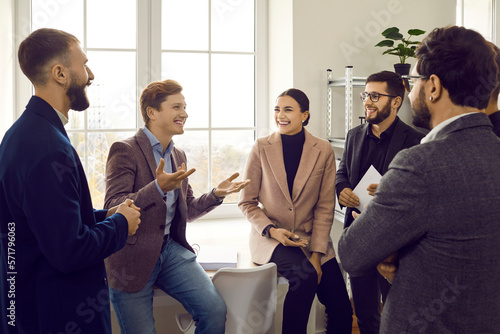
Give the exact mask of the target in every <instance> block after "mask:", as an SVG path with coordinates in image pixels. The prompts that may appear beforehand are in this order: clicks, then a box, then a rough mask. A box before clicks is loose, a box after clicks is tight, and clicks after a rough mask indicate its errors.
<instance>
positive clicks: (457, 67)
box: [416, 26, 498, 109]
mask: <svg viewBox="0 0 500 334" xmlns="http://www.w3.org/2000/svg"><path fill="white" fill-rule="evenodd" d="M416 57H417V72H418V74H420V75H425V76H428V77H430V76H431V75H433V74H434V75H436V76H438V77H439V80H440V81H441V84H442V85H443V87H444V88H446V89H447V90H448V93H449V95H450V99H451V101H452V102H453V104H455V105H457V106H463V107H472V108H477V109H484V108H486V106H487V105H488V103H489V100H490V97H491V91H492V90H493V89H494V88H495V87H496V81H497V72H498V66H497V65H496V62H495V53H494V51H493V49H492V47H491V46H490V45H488V43H487V42H486V40H485V39H484V38H483V36H481V34H479V33H478V32H476V31H474V30H470V29H466V28H464V27H458V26H450V27H445V28H436V29H434V30H433V31H432V32H431V33H430V34H429V35H428V36H427V37H425V38H424V39H423V41H422V43H421V44H420V46H419V47H418V48H417V51H416Z"/></svg>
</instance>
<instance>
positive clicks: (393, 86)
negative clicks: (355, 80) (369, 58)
mask: <svg viewBox="0 0 500 334" xmlns="http://www.w3.org/2000/svg"><path fill="white" fill-rule="evenodd" d="M369 82H385V83H387V93H389V95H395V96H399V97H400V98H401V104H400V105H399V107H398V110H399V108H401V106H402V105H403V101H404V99H405V86H404V85H403V79H401V75H399V74H398V73H396V72H391V71H382V72H377V73H373V74H371V75H370V76H369V77H368V78H366V83H369Z"/></svg>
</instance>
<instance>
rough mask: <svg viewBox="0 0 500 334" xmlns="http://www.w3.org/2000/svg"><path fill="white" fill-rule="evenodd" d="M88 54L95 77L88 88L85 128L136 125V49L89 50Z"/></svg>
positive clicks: (125, 127)
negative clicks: (134, 50)
mask: <svg viewBox="0 0 500 334" xmlns="http://www.w3.org/2000/svg"><path fill="white" fill-rule="evenodd" d="M87 57H88V58H89V68H90V69H91V70H92V72H93V73H94V76H95V80H94V82H93V83H92V85H91V86H90V87H89V88H87V92H88V96H89V100H90V107H89V109H88V110H87V113H88V114H87V118H88V128H89V129H129V128H135V127H136V124H137V121H136V110H137V97H136V86H137V80H136V65H135V58H136V56H135V52H122V51H120V52H118V51H117V52H113V51H89V52H88V53H87Z"/></svg>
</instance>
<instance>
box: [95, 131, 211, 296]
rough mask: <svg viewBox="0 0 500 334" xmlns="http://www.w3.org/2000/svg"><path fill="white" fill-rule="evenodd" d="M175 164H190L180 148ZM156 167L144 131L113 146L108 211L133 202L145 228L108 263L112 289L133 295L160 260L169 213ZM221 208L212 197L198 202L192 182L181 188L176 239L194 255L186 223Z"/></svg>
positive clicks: (174, 152)
mask: <svg viewBox="0 0 500 334" xmlns="http://www.w3.org/2000/svg"><path fill="white" fill-rule="evenodd" d="M172 163H173V165H174V166H180V165H181V164H182V163H186V155H185V153H184V151H182V150H180V149H178V148H175V147H174V149H173V150H172ZM186 165H187V163H186ZM156 167H157V166H156V162H155V158H154V155H153V149H152V148H151V144H150V142H149V139H148V137H147V136H146V134H145V133H144V132H143V131H142V130H139V131H137V133H136V134H135V135H134V136H133V137H130V138H128V139H125V140H123V141H120V142H115V143H113V145H112V146H111V148H110V151H109V156H108V162H107V165H106V198H105V203H104V206H105V207H106V208H111V207H113V206H115V205H118V204H120V203H122V202H123V201H125V199H127V198H130V199H133V200H134V202H135V204H136V205H137V206H138V207H140V208H141V224H140V225H139V229H138V230H137V233H136V234H135V235H133V236H130V237H128V239H127V243H126V244H125V247H124V248H123V249H122V250H120V251H119V252H117V253H115V254H113V255H111V256H110V257H108V258H107V259H106V260H105V264H106V272H107V274H108V279H109V286H111V287H112V288H114V289H119V290H123V291H127V292H136V291H139V290H141V289H142V288H143V287H144V285H145V284H146V282H147V281H148V279H149V277H150V276H151V273H152V272H153V269H154V267H155V265H156V262H157V260H158V257H159V255H160V251H161V248H162V244H163V235H164V230H165V217H166V214H167V209H166V206H165V201H164V200H163V198H162V196H161V195H160V193H159V191H158V189H157V188H156V184H155V182H154V180H155V178H156ZM219 204H220V203H219V202H218V201H216V200H215V199H214V197H213V196H212V194H211V193H207V194H204V195H202V196H201V197H199V198H194V196H193V191H192V189H191V186H190V185H189V183H188V180H187V179H186V180H184V181H183V182H182V184H181V187H180V188H179V198H178V200H177V209H176V213H175V217H174V219H173V221H172V226H171V227H170V236H171V237H172V238H173V239H174V240H175V241H177V242H178V243H179V244H181V245H182V246H184V247H186V248H187V249H189V250H191V251H193V250H192V248H191V246H190V245H189V244H188V242H187V241H186V222H187V221H193V220H196V219H197V218H199V217H201V216H203V215H204V214H206V213H207V212H210V211H211V210H213V209H214V208H215V207H217V206H218V205H219Z"/></svg>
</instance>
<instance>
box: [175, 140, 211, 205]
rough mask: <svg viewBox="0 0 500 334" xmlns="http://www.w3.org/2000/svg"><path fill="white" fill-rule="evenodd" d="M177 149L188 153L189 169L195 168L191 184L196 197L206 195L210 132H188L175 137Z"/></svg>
mask: <svg viewBox="0 0 500 334" xmlns="http://www.w3.org/2000/svg"><path fill="white" fill-rule="evenodd" d="M173 140H174V143H175V147H177V148H180V149H181V150H183V151H184V152H186V156H187V169H188V170H189V169H191V168H195V169H196V172H194V173H193V174H192V175H191V176H190V177H189V184H190V185H191V188H193V193H194V196H195V197H199V196H201V195H203V194H204V193H206V192H207V191H208V190H209V189H208V161H209V152H208V131H186V132H184V134H182V135H179V136H174V138H173Z"/></svg>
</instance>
